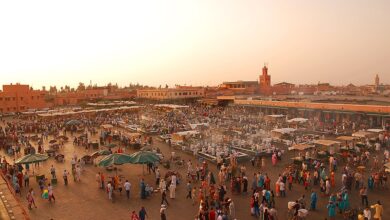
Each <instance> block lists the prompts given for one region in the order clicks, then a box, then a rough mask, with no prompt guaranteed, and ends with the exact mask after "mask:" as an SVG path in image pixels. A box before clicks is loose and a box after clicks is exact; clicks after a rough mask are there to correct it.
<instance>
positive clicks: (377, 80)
mask: <svg viewBox="0 0 390 220" xmlns="http://www.w3.org/2000/svg"><path fill="white" fill-rule="evenodd" d="M378 88H379V76H378V74H376V76H375V89H378Z"/></svg>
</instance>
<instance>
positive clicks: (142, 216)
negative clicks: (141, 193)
mask: <svg viewBox="0 0 390 220" xmlns="http://www.w3.org/2000/svg"><path fill="white" fill-rule="evenodd" d="M138 216H139V219H140V220H145V219H146V217H148V218H149V216H148V213H146V210H145V207H143V206H142V207H141V210H139V212H138Z"/></svg>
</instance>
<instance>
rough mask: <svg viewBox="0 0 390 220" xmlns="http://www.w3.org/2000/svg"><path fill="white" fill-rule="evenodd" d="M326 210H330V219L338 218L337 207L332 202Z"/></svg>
mask: <svg viewBox="0 0 390 220" xmlns="http://www.w3.org/2000/svg"><path fill="white" fill-rule="evenodd" d="M326 208H327V209H328V217H329V219H330V220H334V219H335V217H336V205H335V204H334V203H333V202H332V201H331V202H329V204H328V206H327V207H326Z"/></svg>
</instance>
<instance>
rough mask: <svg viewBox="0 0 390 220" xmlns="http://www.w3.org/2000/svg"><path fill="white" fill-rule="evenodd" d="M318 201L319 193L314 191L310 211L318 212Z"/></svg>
mask: <svg viewBox="0 0 390 220" xmlns="http://www.w3.org/2000/svg"><path fill="white" fill-rule="evenodd" d="M317 199H318V197H317V193H316V192H314V191H312V193H311V196H310V210H316V206H317Z"/></svg>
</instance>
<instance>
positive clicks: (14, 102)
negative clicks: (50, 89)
mask: <svg viewBox="0 0 390 220" xmlns="http://www.w3.org/2000/svg"><path fill="white" fill-rule="evenodd" d="M45 95H46V92H45V91H41V90H34V89H32V88H30V86H29V85H22V84H19V83H17V84H10V85H3V91H1V92H0V114H2V113H11V112H15V113H16V112H25V111H28V110H29V109H43V108H47V107H48V105H47V103H46V101H45Z"/></svg>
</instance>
